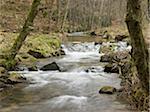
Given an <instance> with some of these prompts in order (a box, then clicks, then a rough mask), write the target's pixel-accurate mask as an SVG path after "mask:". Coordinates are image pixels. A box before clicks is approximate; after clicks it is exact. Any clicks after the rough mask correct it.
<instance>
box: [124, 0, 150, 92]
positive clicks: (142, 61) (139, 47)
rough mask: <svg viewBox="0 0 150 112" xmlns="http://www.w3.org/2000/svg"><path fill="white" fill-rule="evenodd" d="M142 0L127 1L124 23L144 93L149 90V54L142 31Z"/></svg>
mask: <svg viewBox="0 0 150 112" xmlns="http://www.w3.org/2000/svg"><path fill="white" fill-rule="evenodd" d="M141 1H142V0H128V1H127V16H126V24H127V27H128V31H129V34H130V37H131V44H132V58H133V59H134V63H135V66H136V67H137V71H138V77H139V79H140V81H141V85H142V87H143V89H144V90H145V91H146V93H148V92H149V67H148V62H149V56H148V49H147V46H146V44H145V41H144V36H143V32H142V27H141V23H142V10H141Z"/></svg>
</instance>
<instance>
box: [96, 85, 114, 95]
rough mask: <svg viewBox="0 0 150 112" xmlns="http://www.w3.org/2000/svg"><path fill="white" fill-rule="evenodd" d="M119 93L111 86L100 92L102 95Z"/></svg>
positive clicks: (103, 88)
mask: <svg viewBox="0 0 150 112" xmlns="http://www.w3.org/2000/svg"><path fill="white" fill-rule="evenodd" d="M116 91H117V89H116V88H114V87H111V86H104V87H102V88H101V89H100V90H99V93H100V94H114V93H115V92H116Z"/></svg>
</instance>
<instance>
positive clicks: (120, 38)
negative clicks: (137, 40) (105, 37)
mask: <svg viewBox="0 0 150 112" xmlns="http://www.w3.org/2000/svg"><path fill="white" fill-rule="evenodd" d="M125 38H128V36H127V35H116V37H115V40H116V41H117V42H118V41H122V40H123V39H125Z"/></svg>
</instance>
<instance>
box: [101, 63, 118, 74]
mask: <svg viewBox="0 0 150 112" xmlns="http://www.w3.org/2000/svg"><path fill="white" fill-rule="evenodd" d="M104 72H107V73H119V68H118V65H117V64H116V63H112V64H111V63H109V64H107V65H106V66H105V67H104Z"/></svg>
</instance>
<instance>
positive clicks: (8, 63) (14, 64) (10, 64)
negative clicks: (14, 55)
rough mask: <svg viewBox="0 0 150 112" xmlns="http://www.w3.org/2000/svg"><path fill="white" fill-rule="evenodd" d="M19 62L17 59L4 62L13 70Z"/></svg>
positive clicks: (5, 65)
mask: <svg viewBox="0 0 150 112" xmlns="http://www.w3.org/2000/svg"><path fill="white" fill-rule="evenodd" d="M16 64H17V61H16V60H6V61H4V62H3V66H4V67H5V68H6V69H7V70H12V69H13V68H14V67H15V66H16Z"/></svg>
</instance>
